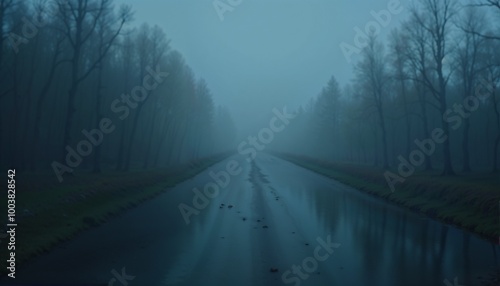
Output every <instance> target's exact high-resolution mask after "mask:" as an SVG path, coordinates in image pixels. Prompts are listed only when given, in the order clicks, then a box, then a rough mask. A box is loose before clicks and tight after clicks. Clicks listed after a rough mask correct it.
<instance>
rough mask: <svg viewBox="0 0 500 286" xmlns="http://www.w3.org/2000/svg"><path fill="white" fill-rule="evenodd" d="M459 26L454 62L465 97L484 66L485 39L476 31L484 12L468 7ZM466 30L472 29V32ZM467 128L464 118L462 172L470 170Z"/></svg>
mask: <svg viewBox="0 0 500 286" xmlns="http://www.w3.org/2000/svg"><path fill="white" fill-rule="evenodd" d="M459 26H460V27H461V28H462V30H463V31H465V32H464V33H463V39H461V44H460V45H459V48H458V49H457V50H456V62H457V63H458V69H457V71H458V75H457V78H458V80H459V82H460V83H461V85H462V96H463V98H464V99H466V98H467V97H469V96H472V95H473V93H474V89H475V87H476V86H477V84H478V77H479V72H480V71H481V69H483V68H484V67H483V66H482V65H481V63H480V61H479V60H480V56H481V52H482V51H481V47H482V46H484V43H485V41H486V40H485V38H484V37H481V36H479V35H478V33H476V32H478V31H482V30H484V29H485V22H484V14H480V13H478V11H477V10H476V9H473V8H470V7H469V8H468V9H466V10H465V15H464V17H463V18H462V19H461V20H460V23H459ZM467 31H472V33H471V32H467ZM483 58H484V57H483ZM469 130H470V120H465V121H464V132H463V136H462V153H463V171H464V172H469V171H470V170H471V168H470V152H469V136H470V135H469Z"/></svg>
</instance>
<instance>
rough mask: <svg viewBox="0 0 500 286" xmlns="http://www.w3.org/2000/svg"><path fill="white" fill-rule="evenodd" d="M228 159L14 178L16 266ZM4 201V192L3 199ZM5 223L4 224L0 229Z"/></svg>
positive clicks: (0, 248)
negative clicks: (173, 166)
mask: <svg viewBox="0 0 500 286" xmlns="http://www.w3.org/2000/svg"><path fill="white" fill-rule="evenodd" d="M230 155H231V154H221V155H216V156H213V157H209V158H205V159H201V160H199V161H195V162H191V163H190V164H187V165H185V166H182V167H179V168H176V169H158V170H149V171H136V172H127V173H103V174H83V173H82V174H77V175H75V176H72V177H71V176H69V177H67V178H65V180H64V182H63V183H61V184H59V183H58V182H57V181H56V180H54V178H53V174H49V175H46V176H43V175H21V174H20V175H17V176H16V182H17V186H16V189H17V192H16V220H17V223H18V227H17V228H16V235H15V237H16V267H18V266H19V265H20V264H22V263H23V262H25V261H26V260H28V259H30V258H33V257H35V256H37V255H40V254H42V253H44V252H46V251H48V250H50V249H51V248H52V247H53V246H55V245H57V244H58V243H60V242H63V241H67V240H69V239H71V238H72V237H74V236H75V235H77V234H78V233H79V232H81V231H83V230H85V229H88V228H90V227H93V226H97V225H99V224H102V223H104V222H106V221H107V220H109V219H110V218H111V217H113V216H116V215H118V214H120V213H122V212H124V211H125V210H127V209H130V208H132V207H135V206H137V205H138V204H140V203H141V202H144V201H146V200H148V199H151V198H153V197H155V196H157V195H159V194H160V193H162V192H164V191H166V190H167V188H169V187H173V186H175V185H176V184H178V183H180V182H182V181H185V180H187V179H189V178H191V177H193V176H195V175H196V174H198V173H200V172H202V171H203V170H205V169H207V168H208V167H210V166H212V165H214V164H216V163H218V162H220V161H221V160H223V159H225V158H227V157H228V156H230ZM50 175H52V176H50ZM6 197H7V194H6V193H5V200H6ZM0 214H5V222H6V217H7V216H6V215H7V204H6V201H5V203H2V204H1V205H0ZM2 217H3V215H2ZM2 220H4V219H2ZM4 225H5V224H4V223H3V221H2V224H1V226H4ZM2 233H5V231H2ZM8 239H9V238H8V237H7V238H2V237H0V241H1V242H0V257H1V258H2V259H1V260H0V275H5V274H6V273H7V269H6V267H7V262H6V260H7V258H8V257H9V256H8V255H9V252H10V251H8V250H7V243H8ZM4 258H5V259H4Z"/></svg>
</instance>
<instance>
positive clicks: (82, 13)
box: [55, 0, 131, 161]
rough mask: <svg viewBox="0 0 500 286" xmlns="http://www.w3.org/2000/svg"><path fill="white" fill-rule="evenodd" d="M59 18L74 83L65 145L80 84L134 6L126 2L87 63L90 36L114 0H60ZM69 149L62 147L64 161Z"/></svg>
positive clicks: (106, 50)
mask: <svg viewBox="0 0 500 286" xmlns="http://www.w3.org/2000/svg"><path fill="white" fill-rule="evenodd" d="M55 3H56V5H57V9H58V14H57V15H58V18H59V20H60V21H61V23H62V26H63V27H64V28H63V29H62V31H63V33H64V34H65V36H66V40H67V41H68V43H69V45H70V48H71V52H72V54H71V57H70V59H69V62H70V64H71V72H70V83H69V90H68V101H67V108H66V118H65V127H64V131H63V134H64V135H63V145H62V146H63V147H64V146H67V145H69V144H70V141H71V131H72V126H73V116H74V113H75V110H76V108H75V96H76V94H77V92H78V87H79V85H80V84H81V83H82V82H83V81H84V80H85V79H86V78H87V77H88V76H89V75H90V74H91V73H92V72H93V71H94V70H96V68H97V67H98V65H99V64H100V63H101V62H102V60H103V58H104V57H105V56H106V54H107V53H108V51H109V50H110V48H111V46H112V45H113V42H114V41H115V39H116V38H117V37H118V35H119V34H120V31H121V30H122V28H123V26H124V25H125V24H126V23H127V22H128V21H129V20H130V19H131V12H130V8H129V7H126V6H122V9H121V11H120V15H119V20H118V21H117V25H116V27H115V28H114V30H113V31H112V33H111V34H112V35H111V36H110V37H109V38H108V39H107V41H106V42H105V43H104V48H101V49H100V51H99V53H98V55H97V56H96V57H95V59H93V60H90V62H89V63H86V64H85V65H83V64H82V58H83V57H84V56H85V55H87V54H86V51H87V48H88V47H87V44H88V41H89V39H90V37H91V36H92V35H93V34H94V33H95V31H96V26H97V25H98V23H99V20H100V19H101V17H103V15H104V14H105V13H107V11H108V10H109V9H112V1H111V0H69V1H67V0H56V2H55ZM65 152H66V150H64V148H63V150H62V160H63V161H64V156H65Z"/></svg>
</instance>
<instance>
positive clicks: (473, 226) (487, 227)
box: [276, 154, 500, 243]
mask: <svg viewBox="0 0 500 286" xmlns="http://www.w3.org/2000/svg"><path fill="white" fill-rule="evenodd" d="M276 155H277V156H279V157H281V158H283V159H285V160H287V161H290V162H292V163H294V164H296V165H299V166H302V167H304V168H306V169H309V170H311V171H314V172H316V173H319V174H322V175H325V176H327V177H330V178H333V179H335V180H337V181H339V182H341V183H344V184H346V185H349V186H351V187H353V188H356V189H358V190H361V191H363V192H366V193H369V194H372V195H375V196H377V197H381V198H383V199H385V200H387V201H390V202H393V203H396V204H398V205H401V206H403V207H406V208H409V209H412V210H414V211H417V212H420V213H424V214H426V215H428V216H430V217H432V218H434V219H437V220H439V221H442V222H445V223H448V224H452V225H455V226H457V227H460V228H463V229H466V230H468V231H470V232H473V233H475V234H477V235H479V236H481V237H483V238H485V239H488V240H490V241H492V242H494V243H499V238H500V221H499V214H500V206H499V204H500V178H499V176H498V175H496V176H493V175H464V176H455V177H442V176H439V175H438V174H418V173H417V174H415V175H413V176H410V177H408V178H407V179H406V181H405V182H404V183H401V184H397V185H396V191H395V192H391V190H390V188H389V187H388V185H387V182H386V180H385V178H384V172H385V170H384V169H378V168H373V167H365V166H358V165H348V164H334V163H329V162H324V161H320V160H316V159H311V158H308V157H303V156H297V155H290V154H276ZM396 173H397V172H396Z"/></svg>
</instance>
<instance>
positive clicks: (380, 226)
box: [8, 154, 500, 286]
mask: <svg viewBox="0 0 500 286" xmlns="http://www.w3.org/2000/svg"><path fill="white" fill-rule="evenodd" d="M231 160H236V161H238V163H239V166H240V167H241V169H242V170H241V172H240V173H239V175H237V176H232V177H230V183H229V184H228V186H227V187H225V188H221V189H220V193H219V194H218V195H217V196H216V197H215V198H212V199H209V200H210V201H209V204H208V206H207V207H205V208H204V209H201V210H200V211H199V214H197V215H193V216H191V217H190V223H189V224H186V223H185V221H184V219H183V217H182V215H181V213H180V211H179V204H180V203H185V204H190V205H192V200H193V197H194V193H193V192H192V189H193V188H195V187H196V188H198V189H200V190H201V189H202V188H203V186H204V185H206V184H207V183H209V182H213V178H212V176H210V172H211V171H213V172H219V171H221V170H224V169H225V167H226V165H227V163H228V162H229V161H231ZM499 255H500V250H499V247H498V246H493V245H492V244H490V243H488V242H486V241H483V240H480V239H478V238H476V237H475V236H473V235H471V234H468V233H465V232H463V231H461V230H458V229H455V228H453V227H449V226H446V225H443V224H440V223H437V222H435V221H432V220H430V219H428V218H425V217H422V216H419V215H416V214H414V213H411V212H409V211H406V210H402V209H400V208H398V207H395V206H392V205H389V204H387V203H385V202H383V201H380V200H377V199H375V198H373V197H370V196H367V195H365V194H363V193H361V192H359V191H357V190H354V189H352V188H350V187H346V186H344V185H342V184H340V183H338V182H335V181H333V180H331V179H328V178H326V177H323V176H320V175H317V174H315V173H313V172H311V171H308V170H305V169H303V168H301V167H298V166H296V165H293V164H291V163H289V162H287V161H284V160H282V159H280V158H277V157H274V156H271V155H267V154H259V155H258V157H257V159H256V160H254V161H253V162H251V163H250V162H248V161H247V159H246V158H245V157H242V156H239V155H235V156H233V157H231V158H228V159H226V160H225V161H222V162H220V163H218V164H216V165H214V166H212V167H211V168H209V169H208V170H206V171H205V172H203V173H201V174H199V175H197V176H196V177H194V178H192V179H190V180H188V181H185V182H183V183H181V184H179V185H177V186H176V187H174V188H172V189H171V190H168V191H167V192H165V193H164V194H162V195H161V196H159V197H157V198H156V199H154V200H151V201H149V202H146V203H144V204H143V205H140V206H139V207H137V208H135V209H132V210H131V211H129V212H127V213H125V214H124V215H122V216H120V217H118V218H116V219H113V220H111V221H110V222H109V223H106V224H104V225H101V226H99V227H96V228H93V229H91V230H88V231H86V232H84V233H83V234H81V235H80V236H78V237H77V238H75V239H74V240H72V241H70V242H68V243H64V244H62V245H60V246H58V247H57V248H56V249H55V250H54V251H52V252H50V253H49V254H47V255H43V256H41V257H39V258H37V259H35V260H34V261H32V262H31V263H29V264H26V265H24V267H20V268H19V269H18V273H17V277H18V278H17V279H16V280H15V282H16V283H18V284H21V283H34V282H50V283H51V285H56V283H62V284H73V285H74V284H78V283H80V284H84V283H88V284H93V285H95V284H97V285H125V284H123V283H120V281H119V279H116V276H114V274H113V273H112V271H113V270H114V271H115V272H114V273H115V274H116V273H121V272H122V269H123V268H125V269H124V272H125V273H126V275H127V277H128V280H123V281H124V282H125V283H128V284H127V285H130V286H133V285H186V286H187V285H189V286H196V285H205V286H206V285H208V286H210V285H218V286H221V285H370V286H377V285H380V286H382V285H384V286H387V285H445V284H444V283H443V281H444V280H445V279H448V280H449V281H453V279H454V278H455V277H458V281H459V282H460V285H462V284H463V285H474V283H476V281H475V279H476V277H477V276H478V275H484V274H485V273H487V272H488V271H491V269H493V267H495V265H498V261H496V259H497V258H498V257H499ZM131 277H133V278H131ZM122 278H123V277H122ZM112 279H114V280H113V281H111V280H112ZM8 282H9V283H11V281H8Z"/></svg>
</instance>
